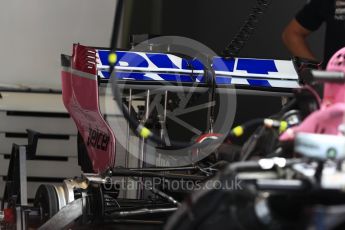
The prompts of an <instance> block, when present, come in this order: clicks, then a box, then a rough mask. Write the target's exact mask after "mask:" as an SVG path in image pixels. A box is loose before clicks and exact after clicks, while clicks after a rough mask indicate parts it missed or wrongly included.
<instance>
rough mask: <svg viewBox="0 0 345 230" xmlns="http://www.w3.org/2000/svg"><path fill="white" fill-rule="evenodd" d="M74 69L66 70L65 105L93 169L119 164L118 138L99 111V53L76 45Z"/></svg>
mask: <svg viewBox="0 0 345 230" xmlns="http://www.w3.org/2000/svg"><path fill="white" fill-rule="evenodd" d="M71 62H72V63H71V67H70V68H65V69H63V70H62V75H61V76H62V96H63V103H64V105H65V107H66V109H67V110H68V112H69V114H70V116H71V117H72V119H73V120H74V122H75V124H76V126H77V128H78V131H79V133H80V134H81V136H82V138H83V140H84V143H85V145H86V148H87V151H88V155H89V158H90V161H91V163H92V166H93V170H94V172H96V173H102V172H104V171H106V170H107V169H109V168H110V167H113V166H114V164H115V137H114V133H113V131H112V129H111V128H110V127H109V125H108V124H107V122H106V121H105V120H104V118H103V116H102V114H101V113H100V110H99V102H98V81H97V64H96V63H97V62H96V51H95V50H94V49H92V48H88V47H84V46H81V45H79V44H76V45H74V46H73V55H72V61H71Z"/></svg>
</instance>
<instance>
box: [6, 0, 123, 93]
mask: <svg viewBox="0 0 345 230" xmlns="http://www.w3.org/2000/svg"><path fill="white" fill-rule="evenodd" d="M115 2H116V1H115V0H102V1H95V0H10V1H0V68H1V72H0V84H22V85H38V86H48V87H54V88H55V87H60V54H61V53H67V54H70V53H71V48H72V43H74V42H75V43H77V42H79V43H82V44H86V45H93V46H109V41H110V36H111V32H112V31H111V30H112V23H113V17H114V12H115Z"/></svg>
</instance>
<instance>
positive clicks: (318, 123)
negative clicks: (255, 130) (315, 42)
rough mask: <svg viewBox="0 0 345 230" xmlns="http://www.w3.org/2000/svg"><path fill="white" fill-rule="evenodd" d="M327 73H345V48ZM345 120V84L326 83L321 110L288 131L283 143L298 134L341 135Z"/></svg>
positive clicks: (334, 58)
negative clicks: (341, 126) (340, 127)
mask: <svg viewBox="0 0 345 230" xmlns="http://www.w3.org/2000/svg"><path fill="white" fill-rule="evenodd" d="M327 71H332V72H344V73H345V48H343V49H341V50H339V51H338V52H337V53H336V54H334V56H333V57H332V58H331V60H330V61H329V63H328V65H327ZM344 118H345V84H344V83H325V87H324V96H323V100H322V104H321V108H320V110H318V111H316V112H314V113H312V114H311V115H310V116H309V117H307V118H306V119H305V120H304V121H303V122H302V124H300V125H299V126H296V127H293V128H290V129H288V130H287V131H286V132H285V133H283V134H282V135H281V137H280V140H281V141H289V140H293V139H294V138H295V136H296V134H297V133H299V132H303V133H318V134H330V135H339V134H340V132H339V126H340V125H341V124H342V123H343V122H344Z"/></svg>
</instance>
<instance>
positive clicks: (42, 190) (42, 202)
mask: <svg viewBox="0 0 345 230" xmlns="http://www.w3.org/2000/svg"><path fill="white" fill-rule="evenodd" d="M34 206H35V207H38V208H40V212H41V221H42V223H44V222H46V221H47V220H49V219H50V218H52V217H53V216H54V215H55V214H56V213H57V212H58V211H59V200H58V195H57V193H56V190H55V188H54V186H53V185H50V184H42V185H40V187H38V189H37V191H36V195H35V201H34Z"/></svg>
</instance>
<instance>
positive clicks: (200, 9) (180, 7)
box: [126, 0, 324, 59]
mask: <svg viewBox="0 0 345 230" xmlns="http://www.w3.org/2000/svg"><path fill="white" fill-rule="evenodd" d="M126 1H130V0H126ZM131 1H133V2H134V7H133V13H132V18H131V20H132V23H131V26H132V28H131V30H130V32H131V33H145V32H146V33H147V32H149V33H153V34H157V33H158V34H163V35H180V36H186V37H189V38H193V39H195V40H198V41H200V42H202V43H204V44H206V45H207V46H209V47H210V48H212V49H213V50H214V51H216V52H217V53H221V52H222V50H223V49H224V48H225V46H226V45H227V44H228V43H229V42H230V41H231V39H232V37H233V36H234V35H235V33H236V32H237V31H238V30H239V28H240V27H241V25H242V24H243V22H244V20H245V19H246V18H247V17H248V14H249V13H250V10H251V8H252V7H253V6H254V5H255V3H256V0H241V1H239V0H188V1H186V0H145V1H136V0H131ZM271 2H272V3H271V5H270V6H269V8H268V10H267V12H266V13H265V14H264V15H263V17H261V21H260V23H259V26H258V29H257V31H256V32H255V35H254V36H253V37H252V38H251V39H250V41H249V42H248V43H247V45H246V46H245V48H244V49H243V51H242V52H241V54H240V55H241V56H243V57H261V58H281V59H289V58H290V54H289V53H288V51H287V50H286V48H285V47H284V45H283V43H282V41H281V33H282V31H283V29H284V27H285V26H286V25H287V23H288V22H289V21H290V20H291V19H292V18H293V17H294V15H295V14H296V12H297V11H298V10H299V9H300V8H301V7H302V6H303V5H304V4H305V3H306V2H307V0H289V1H281V0H271ZM153 9H155V11H157V10H159V9H161V13H160V14H157V12H156V13H154V14H152V11H153ZM158 15H161V17H162V21H161V22H159V24H158V23H157V20H156V18H157V16H158ZM158 27H160V28H158ZM323 33H324V27H323V28H322V29H321V30H319V31H318V32H317V33H315V34H313V35H312V36H311V38H310V44H311V47H312V49H313V50H314V51H315V53H316V55H317V56H318V57H319V58H320V59H321V58H322V56H323V54H322V50H323V40H324V39H323Z"/></svg>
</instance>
